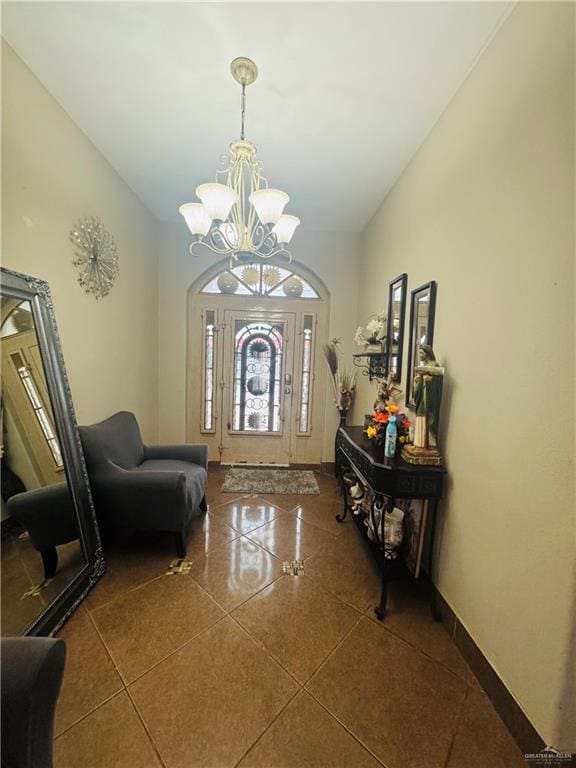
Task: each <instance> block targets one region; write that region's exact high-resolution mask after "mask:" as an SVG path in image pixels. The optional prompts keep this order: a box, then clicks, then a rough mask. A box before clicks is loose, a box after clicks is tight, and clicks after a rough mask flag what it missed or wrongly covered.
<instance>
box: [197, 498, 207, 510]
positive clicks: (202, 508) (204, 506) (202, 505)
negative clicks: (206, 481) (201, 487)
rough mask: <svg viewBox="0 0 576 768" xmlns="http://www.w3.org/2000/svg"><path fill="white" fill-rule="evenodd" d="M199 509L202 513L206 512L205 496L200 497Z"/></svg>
mask: <svg viewBox="0 0 576 768" xmlns="http://www.w3.org/2000/svg"><path fill="white" fill-rule="evenodd" d="M199 506H200V509H201V510H202V512H206V511H207V510H208V504H207V502H206V496H202V501H201V502H200V505H199Z"/></svg>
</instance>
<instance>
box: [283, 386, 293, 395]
mask: <svg viewBox="0 0 576 768" xmlns="http://www.w3.org/2000/svg"><path fill="white" fill-rule="evenodd" d="M284 394H285V395H291V394H292V389H291V388H290V387H284Z"/></svg>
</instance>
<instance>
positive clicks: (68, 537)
mask: <svg viewBox="0 0 576 768" xmlns="http://www.w3.org/2000/svg"><path fill="white" fill-rule="evenodd" d="M6 508H7V510H8V512H9V513H10V515H11V517H13V518H14V520H16V521H17V522H18V523H20V525H22V526H23V528H25V529H26V530H27V531H28V534H29V535H30V541H31V543H32V546H33V547H34V548H35V549H37V550H38V552H40V555H41V557H42V563H43V564H44V578H45V579H51V578H53V577H54V575H55V573H56V568H57V567H58V553H57V550H56V547H57V546H58V545H60V544H66V543H67V542H69V541H75V540H76V539H77V538H78V537H79V529H78V518H77V516H76V510H75V509H74V503H73V501H72V495H71V493H70V489H69V488H68V484H67V483H58V484H57V485H47V486H45V487H44V488H36V489H35V490H33V491H24V493H17V494H15V495H14V496H11V497H10V498H9V499H8V503H7V505H6Z"/></svg>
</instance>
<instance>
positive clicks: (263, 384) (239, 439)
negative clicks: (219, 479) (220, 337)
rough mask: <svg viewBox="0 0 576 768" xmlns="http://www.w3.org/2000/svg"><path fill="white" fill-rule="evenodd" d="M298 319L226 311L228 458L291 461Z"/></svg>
mask: <svg viewBox="0 0 576 768" xmlns="http://www.w3.org/2000/svg"><path fill="white" fill-rule="evenodd" d="M294 320H295V318H294V315H293V314H291V313H273V314H271V313H266V315H264V313H262V314H261V315H260V317H258V314H257V313H254V314H245V313H242V312H236V311H232V310H227V311H225V323H224V328H225V349H224V360H225V371H224V387H225V392H226V389H228V390H229V394H228V396H227V397H226V394H225V397H224V400H225V404H224V405H225V407H227V408H228V413H227V414H225V419H224V425H225V426H226V434H223V437H222V444H223V449H224V450H223V461H225V462H243V461H246V462H251V463H253V462H256V463H271V464H274V463H289V458H290V429H288V428H286V429H285V428H284V425H285V423H286V424H289V423H290V422H289V414H290V410H291V403H292V361H293V349H292V348H293V344H294V332H293V329H294ZM287 420H288V421H287Z"/></svg>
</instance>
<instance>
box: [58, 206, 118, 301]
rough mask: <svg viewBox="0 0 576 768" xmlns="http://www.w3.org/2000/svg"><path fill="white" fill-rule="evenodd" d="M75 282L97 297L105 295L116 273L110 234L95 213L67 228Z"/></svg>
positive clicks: (115, 252) (114, 249) (116, 265)
mask: <svg viewBox="0 0 576 768" xmlns="http://www.w3.org/2000/svg"><path fill="white" fill-rule="evenodd" d="M70 242H71V243H72V246H73V248H74V254H75V256H76V258H75V259H74V261H73V262H72V263H73V264H74V266H75V267H77V268H78V272H79V275H78V282H79V283H80V285H81V286H82V288H84V290H85V291H86V293H89V294H90V293H91V294H93V295H94V296H95V297H96V298H97V299H102V298H104V296H107V295H108V294H109V293H110V290H111V289H112V286H113V285H114V280H116V278H117V277H118V275H119V273H120V268H119V266H118V253H117V251H116V243H115V242H114V238H113V237H112V235H111V234H110V232H108V230H107V229H106V227H105V226H104V224H103V223H102V222H101V221H100V219H99V218H97V217H96V216H88V217H86V218H84V219H80V220H79V221H78V222H77V223H76V224H75V226H74V227H73V228H72V231H71V232H70Z"/></svg>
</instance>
